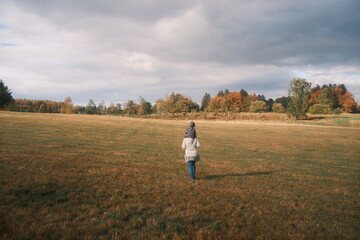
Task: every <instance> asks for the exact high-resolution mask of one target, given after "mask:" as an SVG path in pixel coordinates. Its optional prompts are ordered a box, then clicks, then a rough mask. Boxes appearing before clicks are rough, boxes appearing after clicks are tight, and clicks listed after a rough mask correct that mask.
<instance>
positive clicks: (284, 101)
mask: <svg viewBox="0 0 360 240" xmlns="http://www.w3.org/2000/svg"><path fill="white" fill-rule="evenodd" d="M0 108H1V109H4V110H8V111H18V112H38V113H67V114H99V115H104V114H112V115H125V116H146V115H150V114H168V113H170V114H176V113H188V112H199V111H201V112H216V113H219V112H222V113H228V114H233V113H239V112H276V113H288V114H289V115H292V116H295V117H296V119H300V118H306V117H307V115H306V113H307V112H310V113H314V114H329V113H341V112H349V113H354V112H359V110H360V108H359V106H358V105H357V103H356V101H355V98H354V96H353V94H351V93H350V92H349V91H348V90H347V88H346V87H345V85H344V84H339V85H337V84H328V85H326V84H325V85H323V86H319V85H316V86H315V87H313V88H311V83H310V82H308V81H306V79H300V78H294V79H293V80H292V81H291V83H290V88H289V94H288V96H283V97H279V98H276V99H275V100H273V99H272V98H270V99H266V97H265V96H264V95H260V94H258V95H257V94H254V93H252V94H249V93H248V92H247V91H246V90H245V89H241V90H239V91H233V92H230V91H229V90H228V89H225V90H220V91H219V92H218V93H217V95H216V96H214V97H211V95H210V94H209V93H205V94H204V96H203V98H202V101H201V104H200V105H199V104H197V103H196V102H194V101H192V99H191V98H190V97H186V96H184V95H182V94H180V93H171V94H168V95H166V96H165V97H164V98H160V99H158V100H156V102H155V104H151V103H150V102H148V101H146V99H145V98H143V97H139V99H138V100H137V101H133V100H128V101H127V102H124V103H111V104H110V105H109V106H106V104H105V102H104V101H103V100H102V101H100V102H99V103H98V104H96V103H95V102H94V101H93V100H92V99H90V100H89V102H88V104H87V105H86V106H79V105H74V104H73V102H72V99H71V97H67V98H66V99H65V100H64V101H63V102H56V101H49V100H29V99H13V98H12V96H11V92H10V90H9V89H8V88H7V87H6V86H5V84H4V82H3V81H2V80H0Z"/></svg>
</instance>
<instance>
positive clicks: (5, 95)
mask: <svg viewBox="0 0 360 240" xmlns="http://www.w3.org/2000/svg"><path fill="white" fill-rule="evenodd" d="M13 101H14V99H13V97H12V96H11V91H10V89H9V88H8V87H7V86H5V84H4V82H3V80H0V108H3V107H4V106H5V105H7V104H9V103H12V102H13Z"/></svg>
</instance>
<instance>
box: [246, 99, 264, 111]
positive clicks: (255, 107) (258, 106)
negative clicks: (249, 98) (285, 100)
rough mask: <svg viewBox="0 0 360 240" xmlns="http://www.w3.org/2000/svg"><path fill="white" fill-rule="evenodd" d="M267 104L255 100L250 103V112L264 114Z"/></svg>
mask: <svg viewBox="0 0 360 240" xmlns="http://www.w3.org/2000/svg"><path fill="white" fill-rule="evenodd" d="M266 111H267V104H266V102H264V101H261V100H257V101H254V102H252V103H251V105H250V112H266Z"/></svg>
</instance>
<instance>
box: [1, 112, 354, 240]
mask: <svg viewBox="0 0 360 240" xmlns="http://www.w3.org/2000/svg"><path fill="white" fill-rule="evenodd" d="M347 121H348V120H341V124H340V125H344V126H348V124H347V123H348V122H347ZM349 121H350V120H349ZM188 123H189V121H188V120H157V119H139V118H138V119H134V118H125V117H116V116H90V115H65V114H33V113H14V112H0V239H360V147H359V146H360V128H359V127H341V126H335V125H329V126H317V125H307V124H303V123H302V124H294V123H291V124H287V123H284V122H258V121H241V120H235V121H215V120H198V121H196V124H197V125H196V129H197V134H198V138H199V140H200V142H201V144H202V147H201V148H200V153H201V161H200V162H198V164H197V180H196V181H191V180H190V179H189V176H188V172H187V166H186V164H185V163H184V160H183V155H184V152H183V150H182V149H181V142H182V138H183V134H184V130H185V128H186V127H187V125H188Z"/></svg>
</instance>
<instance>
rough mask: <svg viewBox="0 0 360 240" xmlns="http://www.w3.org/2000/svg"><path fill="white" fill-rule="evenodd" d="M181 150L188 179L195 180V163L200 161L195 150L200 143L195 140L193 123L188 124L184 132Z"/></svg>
mask: <svg viewBox="0 0 360 240" xmlns="http://www.w3.org/2000/svg"><path fill="white" fill-rule="evenodd" d="M181 147H182V148H183V149H185V156H184V157H185V162H186V163H187V164H188V168H189V174H190V178H191V179H192V180H195V170H196V167H195V162H196V161H199V160H200V155H199V154H198V152H197V148H198V147H200V142H199V140H198V139H197V138H196V130H195V123H194V122H193V121H191V122H190V124H189V127H188V128H187V129H186V131H185V137H184V140H183V142H182V146H181Z"/></svg>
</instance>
